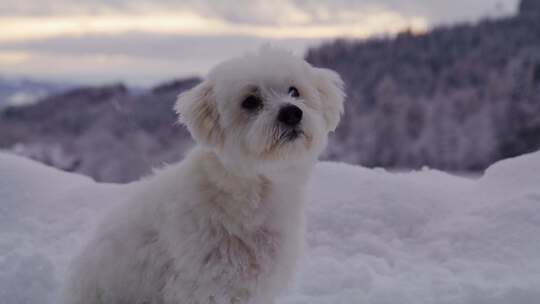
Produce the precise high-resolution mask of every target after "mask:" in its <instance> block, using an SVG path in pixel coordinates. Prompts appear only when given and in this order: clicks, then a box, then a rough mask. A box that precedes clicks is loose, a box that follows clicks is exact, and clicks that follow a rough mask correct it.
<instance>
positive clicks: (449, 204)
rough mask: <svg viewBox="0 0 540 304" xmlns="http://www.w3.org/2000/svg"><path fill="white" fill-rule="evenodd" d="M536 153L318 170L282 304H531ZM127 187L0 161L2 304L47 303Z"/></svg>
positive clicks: (537, 207)
mask: <svg viewBox="0 0 540 304" xmlns="http://www.w3.org/2000/svg"><path fill="white" fill-rule="evenodd" d="M539 176H540V152H538V153H535V154H529V155H525V156H522V157H518V158H515V159H509V160H505V161H502V162H499V163H497V164H495V165H493V166H492V167H491V168H489V169H488V170H487V172H486V174H485V175H484V176H483V177H482V178H480V179H476V180H474V179H467V178H462V177H456V176H452V175H448V174H445V173H442V172H439V171H434V170H422V171H418V172H411V173H388V172H386V171H384V170H381V169H374V170H370V169H365V168H361V167H356V166H350V165H345V164H338V163H321V164H319V166H318V167H317V170H316V174H315V177H314V179H313V182H312V191H311V197H312V200H311V203H310V204H309V207H308V210H307V214H308V233H307V239H308V247H307V249H306V254H305V257H304V259H303V260H302V262H301V267H300V272H299V274H298V278H297V280H296V285H295V286H294V287H293V288H291V290H290V291H289V292H288V293H287V294H285V295H284V296H283V297H281V299H280V300H279V301H278V302H279V303H281V304H303V303H306V304H307V303H309V304H318V303H332V304H341V303H343V304H353V303H373V304H386V303H387V304H396V303H400V304H407V303H411V304H412V303H414V304H418V303H434V304H435V303H437V304H439V303H444V304H450V303H456V304H457V303H460V304H461V303H470V304H473V303H474V304H484V303H485V304H487V303H489V304H498V303H501V304H503V303H504V304H507V303H513V304H520V303H523V304H525V303H527V304H528V303H540V254H539V253H540V178H539ZM130 189H131V186H130V185H123V186H120V185H111V184H97V183H94V182H93V181H92V180H90V179H88V178H85V177H81V176H78V175H74V174H69V173H63V172H60V171H58V170H55V169H51V168H47V167H45V166H43V165H40V164H38V163H35V162H32V161H29V160H26V159H23V158H19V157H15V156H10V155H4V154H0V298H1V299H2V302H3V303H12V304H19V303H21V304H22V303H36V304H38V303H39V304H47V303H56V302H55V297H56V296H57V292H58V289H59V286H60V284H61V280H62V277H63V276H64V273H65V271H66V267H67V265H68V261H69V260H70V258H71V257H72V256H73V254H75V253H76V251H77V249H78V248H79V246H80V245H81V244H82V243H84V241H85V239H86V238H87V237H88V235H89V233H90V231H91V230H92V229H93V227H95V225H96V222H95V221H96V220H97V219H99V218H100V217H101V216H102V215H103V213H104V212H106V211H107V210H108V209H109V208H111V206H113V205H114V204H115V203H117V202H120V201H121V200H122V199H123V198H124V197H126V195H127V193H128V192H129V191H130Z"/></svg>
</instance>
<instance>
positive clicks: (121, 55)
mask: <svg viewBox="0 0 540 304" xmlns="http://www.w3.org/2000/svg"><path fill="white" fill-rule="evenodd" d="M517 3H518V0H452V1H445V0H438V1H430V0H333V1H332V0H272V1H269V0H236V1H230V0H213V1H211V0H184V1H178V0H177V1H173V0H1V1H0V29H1V30H0V76H2V77H21V76H24V77H30V78H34V79H43V80H48V81H58V82H72V83H81V84H82V83H84V84H87V83H91V84H102V83H109V82H118V81H122V82H125V83H127V84H129V85H132V86H141V87H149V86H153V85H156V84H158V83H160V82H163V81H167V80H170V79H172V78H181V77H187V76H204V74H205V73H206V72H208V70H209V69H210V68H211V67H212V66H214V65H215V64H216V63H219V62H220V61H222V60H224V59H227V58H229V57H232V56H238V55H241V54H242V53H245V52H248V51H251V50H254V49H257V48H259V47H260V46H261V45H263V44H267V43H269V44H272V45H276V46H279V47H283V48H286V49H289V50H292V51H293V52H295V53H297V54H298V55H300V56H302V55H303V54H304V53H305V52H306V50H307V49H308V48H309V47H314V46H317V45H318V44H320V43H322V42H324V41H328V40H332V39H336V38H348V39H365V38H368V37H373V36H387V35H390V36H391V35H394V34H396V33H398V32H400V31H404V30H411V31H413V32H418V33H421V32H425V31H427V30H429V29H430V28H432V27H434V26H437V25H442V24H455V23H460V22H475V21H478V20H479V19H481V18H485V17H499V16H506V15H512V14H514V13H515V11H516V9H517Z"/></svg>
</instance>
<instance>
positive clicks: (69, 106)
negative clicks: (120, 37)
mask: <svg viewBox="0 0 540 304" xmlns="http://www.w3.org/2000/svg"><path fill="white" fill-rule="evenodd" d="M539 12H540V1H534V0H531V1H528V0H527V1H523V2H522V3H521V6H520V14H519V15H518V16H515V17H512V18H505V19H498V20H484V21H482V22H480V23H478V24H475V25H471V24H463V25H457V26H448V27H439V28H436V29H434V30H433V31H431V32H428V33H426V34H421V35H416V34H413V33H408V32H405V33H401V34H399V35H398V36H397V37H395V38H386V39H370V40H365V41H348V40H338V41H334V42H331V43H327V44H325V45H323V46H321V47H318V48H314V49H311V50H309V51H308V52H307V55H306V59H307V60H308V61H309V62H311V63H313V64H314V65H317V66H322V67H329V68H332V69H334V70H336V71H338V72H339V73H340V74H341V75H342V77H343V78H344V80H345V83H346V89H347V95H348V98H347V101H346V114H345V116H344V118H343V121H342V123H341V125H340V126H339V128H338V130H337V132H336V133H335V134H334V135H333V136H332V137H331V139H330V145H329V148H328V151H327V154H326V155H325V156H324V157H325V158H327V159H333V160H342V161H347V162H351V163H357V164H362V165H365V166H370V167H375V166H381V167H386V168H392V169H409V168H420V167H422V166H429V167H433V168H438V169H442V170H447V171H476V172H478V171H482V170H483V169H485V168H486V167H487V166H489V165H490V164H492V163H493V162H495V161H497V160H499V159H503V158H507V157H512V156H515V155H519V154H523V153H527V152H531V151H535V150H538V149H540V13H539ZM199 81H200V80H199V79H196V78H192V79H184V80H175V81H172V82H170V83H166V84H163V85H160V86H158V87H155V88H153V89H151V90H147V91H144V92H140V91H133V90H129V89H128V88H126V87H125V86H123V85H121V84H116V85H110V86H103V87H85V88H76V89H71V90H69V91H66V92H63V93H56V94H53V95H51V96H49V97H46V98H44V99H42V100H41V102H39V103H36V104H29V105H27V106H17V107H7V108H5V109H4V110H1V111H0V148H1V149H7V150H10V151H14V152H16V153H19V154H22V155H26V156H29V157H32V158H35V159H38V160H40V161H42V162H45V163H48V164H50V165H53V166H56V167H59V168H62V169H64V170H68V171H76V172H81V173H84V174H87V175H90V176H92V177H94V178H95V179H96V180H98V181H111V182H127V181H131V180H134V179H137V178H139V177H140V176H141V175H144V174H147V173H149V172H150V170H151V167H153V166H160V165H161V164H163V163H165V162H173V161H176V160H178V159H180V158H181V157H182V155H183V153H184V152H185V151H186V149H188V148H189V147H190V146H191V145H192V141H191V139H190V137H189V134H187V132H186V131H185V130H184V129H183V128H182V127H180V126H178V125H177V124H176V119H175V116H174V113H173V112H172V105H173V103H174V100H175V98H176V96H177V94H178V93H180V92H181V91H183V90H186V89H189V88H191V87H192V86H194V85H195V84H196V83H198V82H199Z"/></svg>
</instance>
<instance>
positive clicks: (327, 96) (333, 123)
mask: <svg viewBox="0 0 540 304" xmlns="http://www.w3.org/2000/svg"><path fill="white" fill-rule="evenodd" d="M315 83H316V86H317V90H318V91H319V94H320V96H321V100H322V103H323V104H322V106H323V108H322V110H323V116H324V119H325V120H326V124H327V126H328V130H330V131H334V130H335V129H336V127H337V125H338V123H339V119H340V117H341V114H343V100H344V99H345V92H344V90H343V89H344V88H343V80H342V79H341V77H340V76H339V75H338V74H337V73H336V72H334V71H332V70H329V69H322V68H315Z"/></svg>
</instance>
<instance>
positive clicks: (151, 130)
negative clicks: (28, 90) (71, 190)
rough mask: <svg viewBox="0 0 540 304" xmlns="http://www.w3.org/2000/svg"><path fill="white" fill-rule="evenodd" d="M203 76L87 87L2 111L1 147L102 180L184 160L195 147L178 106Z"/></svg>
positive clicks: (128, 176)
mask: <svg viewBox="0 0 540 304" xmlns="http://www.w3.org/2000/svg"><path fill="white" fill-rule="evenodd" d="M199 81H200V80H199V79H196V78H193V79H185V80H181V81H172V82H170V83H166V84H163V85H161V86H158V87H156V88H154V89H152V90H149V91H147V92H143V93H136V94H135V93H132V92H130V91H129V90H128V89H127V88H126V87H125V86H124V85H122V84H115V85H110V86H103V87H81V88H76V89H72V90H69V91H67V92H64V93H61V94H56V95H52V96H50V97H47V98H45V99H43V100H41V101H40V102H39V103H36V104H33V105H29V106H19V107H9V108H6V109H4V110H3V111H2V112H0V147H2V148H4V149H8V150H11V151H13V152H15V153H17V154H21V155H25V156H28V157H31V158H33V159H36V160H39V161H41V162H44V163H46V164H49V165H51V166H54V167H58V168H61V169H64V170H66V171H76V172H80V173H83V174H86V175H89V176H92V177H93V178H94V179H96V180H98V181H108V182H128V181H132V180H134V179H137V178H139V177H141V176H142V175H145V174H148V173H149V172H150V170H151V168H152V167H156V166H160V165H162V164H164V163H166V162H173V161H176V160H178V159H179V158H181V157H182V155H183V153H184V152H185V150H186V149H187V148H188V147H189V146H190V145H191V143H192V142H191V138H190V136H189V134H188V133H187V131H186V130H185V129H184V128H183V127H181V126H179V125H178V124H177V123H176V117H175V114H174V113H173V111H172V107H173V103H174V100H175V99H176V96H177V94H178V93H179V92H181V91H183V90H185V89H188V88H191V87H192V86H194V85H195V84H196V83H198V82H199Z"/></svg>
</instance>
